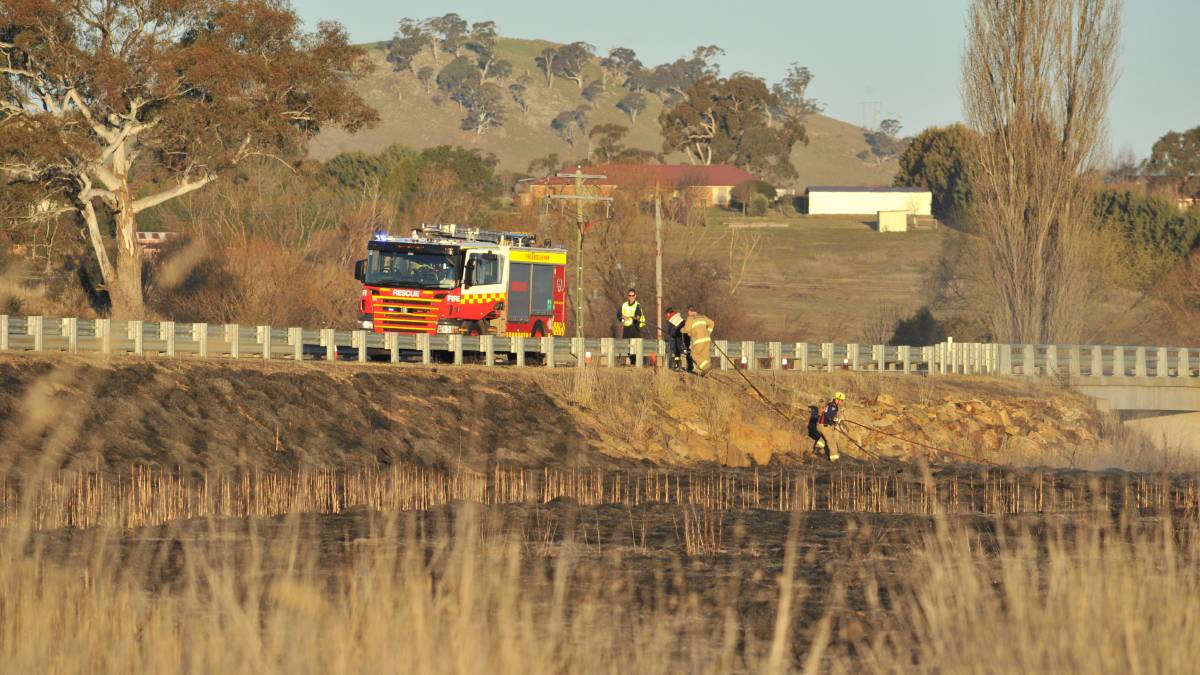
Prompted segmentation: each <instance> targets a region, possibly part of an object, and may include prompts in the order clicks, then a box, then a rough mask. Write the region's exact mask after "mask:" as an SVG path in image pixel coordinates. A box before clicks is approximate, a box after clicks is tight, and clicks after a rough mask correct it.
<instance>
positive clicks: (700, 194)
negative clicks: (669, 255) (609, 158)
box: [517, 164, 758, 207]
mask: <svg viewBox="0 0 1200 675" xmlns="http://www.w3.org/2000/svg"><path fill="white" fill-rule="evenodd" d="M581 171H582V172H583V173H584V174H585V175H600V176H605V178H602V179H585V180H584V181H583V183H584V186H585V190H586V194H588V195H593V196H600V197H608V196H611V195H612V193H614V192H616V191H618V190H620V191H623V192H632V193H636V194H637V198H639V199H649V198H650V197H652V196H653V194H654V191H655V189H656V188H657V189H658V190H660V191H662V194H663V196H664V197H665V198H667V199H678V198H680V197H681V196H683V195H684V194H686V195H687V196H688V198H690V199H694V200H695V201H696V202H697V203H699V204H700V205H703V206H710V207H711V206H728V205H729V201H730V197H731V193H732V191H733V188H734V186H735V185H738V184H739V183H744V182H746V181H750V180H758V178H757V177H756V176H755V175H754V174H752V173H749V172H747V171H744V170H742V169H739V168H738V167H736V166H731V165H729V164H711V165H707V166H696V165H691V164H599V165H596V166H585V167H582V169H581ZM562 173H568V172H567V171H563V172H562ZM574 194H575V179H574V178H569V177H560V176H549V177H547V178H542V179H540V180H535V181H526V182H524V183H521V184H520V186H519V187H518V188H517V203H518V204H519V205H521V206H525V207H529V206H533V205H534V204H539V203H541V202H542V201H543V200H545V199H546V198H548V197H550V196H552V195H574Z"/></svg>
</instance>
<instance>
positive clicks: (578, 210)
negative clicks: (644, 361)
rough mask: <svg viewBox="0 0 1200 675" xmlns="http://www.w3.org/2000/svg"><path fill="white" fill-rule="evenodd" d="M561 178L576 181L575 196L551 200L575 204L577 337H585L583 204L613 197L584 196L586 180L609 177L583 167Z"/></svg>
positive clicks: (577, 167) (610, 199)
mask: <svg viewBox="0 0 1200 675" xmlns="http://www.w3.org/2000/svg"><path fill="white" fill-rule="evenodd" d="M555 175H556V176H558V177H559V178H574V179H575V194H574V195H550V199H569V200H573V201H574V202H575V337H583V223H584V220H583V204H584V202H611V201H612V197H593V196H585V195H584V194H583V181H584V180H593V179H595V180H603V179H605V178H608V176H603V175H599V174H585V173H583V167H582V166H580V165H576V166H575V173H558V174H555Z"/></svg>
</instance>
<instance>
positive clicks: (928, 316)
mask: <svg viewBox="0 0 1200 675" xmlns="http://www.w3.org/2000/svg"><path fill="white" fill-rule="evenodd" d="M945 339H946V328H945V326H943V325H942V324H941V322H939V321H938V320H937V319H935V318H934V317H933V312H931V311H929V308H928V307H922V308H921V309H918V310H917V313H916V314H913V315H912V316H911V317H909V318H907V319H900V320H899V321H897V322H896V328H895V330H894V331H892V338H891V339H890V340H888V344H889V345H908V346H910V347H924V346H927V345H935V344H938V343H939V342H942V341H944V340H945Z"/></svg>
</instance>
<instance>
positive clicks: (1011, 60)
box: [962, 0, 1121, 342]
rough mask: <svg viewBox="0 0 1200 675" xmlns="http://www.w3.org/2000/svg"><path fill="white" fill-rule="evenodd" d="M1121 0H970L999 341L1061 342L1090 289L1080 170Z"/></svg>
mask: <svg viewBox="0 0 1200 675" xmlns="http://www.w3.org/2000/svg"><path fill="white" fill-rule="evenodd" d="M1120 20H1121V2H1120V0H973V2H972V3H971V7H970V12H969V16H968V21H967V29H968V36H967V45H966V54H965V56H964V58H963V86H962V91H963V106H964V109H965V112H966V116H967V120H968V121H969V123H970V124H971V126H973V127H974V128H975V129H976V130H977V131H978V132H979V133H980V135H981V137H982V139H983V141H982V142H981V144H980V157H979V162H978V163H977V164H976V165H975V166H974V167H972V170H973V171H972V172H973V174H974V175H973V178H972V184H973V187H974V190H975V197H974V199H975V202H974V219H975V221H976V223H977V225H978V227H979V232H980V235H981V241H982V243H983V249H984V252H985V255H983V256H981V258H980V260H979V262H978V264H979V265H980V266H981V270H980V272H981V274H980V276H981V277H982V279H983V280H985V281H986V282H988V283H985V284H983V287H984V288H987V289H989V293H990V294H991V295H992V297H991V298H990V300H991V302H992V306H987V307H986V310H987V315H988V316H989V317H990V320H991V322H992V328H993V331H994V333H995V335H996V337H997V338H998V339H1001V340H1016V341H1023V342H1035V341H1047V340H1070V339H1073V338H1074V337H1075V336H1077V335H1078V334H1079V332H1080V331H1081V329H1082V323H1083V318H1084V316H1085V312H1086V306H1085V301H1086V300H1087V296H1088V291H1089V269H1088V264H1087V256H1088V246H1087V241H1088V238H1089V234H1090V232H1089V230H1090V228H1089V227H1088V223H1087V218H1088V217H1089V214H1090V208H1089V202H1088V200H1089V194H1088V193H1089V190H1088V183H1087V179H1086V178H1085V175H1086V174H1087V172H1088V171H1089V170H1091V169H1093V168H1095V166H1096V165H1097V162H1098V161H1099V160H1100V159H1101V158H1102V156H1103V139H1104V132H1105V129H1106V118H1107V111H1108V99H1109V94H1110V93H1111V91H1112V87H1113V83H1114V79H1115V75H1114V61H1115V58H1116V53H1117V48H1118V41H1119V35H1120Z"/></svg>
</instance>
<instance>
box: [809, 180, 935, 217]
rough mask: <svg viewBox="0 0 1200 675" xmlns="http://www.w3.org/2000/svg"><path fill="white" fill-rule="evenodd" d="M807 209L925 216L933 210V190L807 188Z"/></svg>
mask: <svg viewBox="0 0 1200 675" xmlns="http://www.w3.org/2000/svg"><path fill="white" fill-rule="evenodd" d="M807 194H808V212H809V213H810V214H814V215H815V214H824V215H838V216H865V215H871V216H874V215H876V214H878V213H879V212H880V211H904V212H906V213H909V214H911V215H914V216H928V215H931V214H932V210H933V193H931V192H930V191H929V190H926V189H925V188H910V187H853V186H818V187H810V188H808V191H807Z"/></svg>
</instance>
